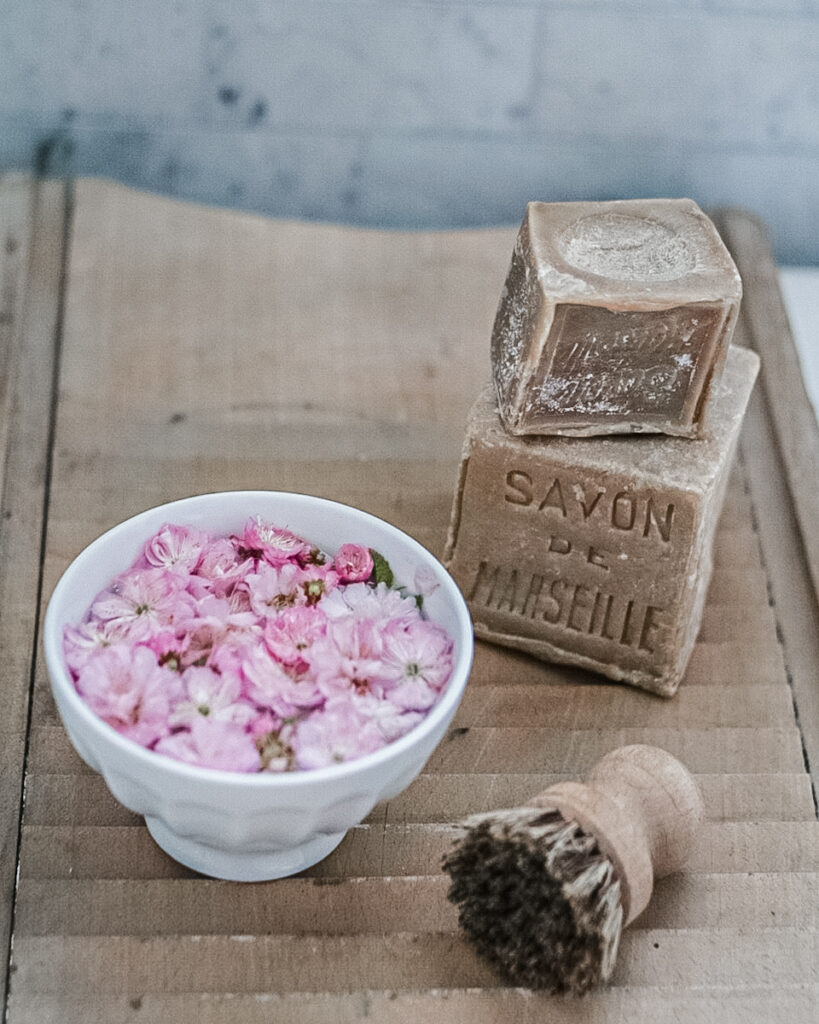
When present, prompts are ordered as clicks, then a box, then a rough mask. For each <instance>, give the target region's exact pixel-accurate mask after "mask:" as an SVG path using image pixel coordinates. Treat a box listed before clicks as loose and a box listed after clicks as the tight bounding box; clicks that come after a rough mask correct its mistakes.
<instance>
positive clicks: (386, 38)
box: [0, 0, 819, 263]
mask: <svg viewBox="0 0 819 1024" xmlns="http://www.w3.org/2000/svg"><path fill="white" fill-rule="evenodd" d="M26 167H35V168H37V169H39V170H40V171H41V172H45V173H70V174H96V175H106V176H110V177H113V178H117V179H119V180H121V181H124V182H126V183H129V184H133V185H137V186H140V187H143V188H147V189H152V190H156V191H159V192H164V193H168V194H172V195H179V196H183V197H187V198H192V199H198V200H203V201H206V202H213V203H218V204H224V205H230V206H236V207H240V208H244V209H252V210H258V211H261V212H264V213H269V214H272V215H277V216H297V217H306V218H311V219H313V218H319V219H325V220H334V221H345V222H350V223H357V224H365V225H384V226H401V227H449V226H463V225H486V224H499V223H516V222H517V221H519V220H520V217H521V215H522V212H523V207H524V205H525V203H526V201H527V200H529V199H544V200H557V199H578V198H615V197H633V196H641V195H669V196H679V195H689V196H691V197H693V198H694V199H696V200H697V201H698V202H700V203H701V204H702V205H704V206H711V205H716V204H723V205H724V204H731V205H741V206H745V207H748V208H750V209H752V210H754V211H756V212H757V213H759V214H760V215H761V216H762V217H764V218H765V219H766V220H767V222H768V224H769V226H770V229H771V232H772V235H773V237H774V241H775V245H776V249H777V254H778V256H779V258H780V259H781V260H782V261H783V262H790V263H800V262H801V263H819V0H576V2H571V0H562V2H561V0H528V2H527V0H473V2H467V0H464V2H458V0H439V2H433V0H378V2H377V0H289V2H276V0H198V2H197V0H176V2H174V0H73V2H72V0H0V169H8V168H26Z"/></svg>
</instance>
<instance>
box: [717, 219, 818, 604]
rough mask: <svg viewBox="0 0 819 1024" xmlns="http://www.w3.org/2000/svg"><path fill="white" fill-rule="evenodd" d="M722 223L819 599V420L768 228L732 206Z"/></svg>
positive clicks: (746, 332) (749, 341) (748, 339)
mask: <svg viewBox="0 0 819 1024" xmlns="http://www.w3.org/2000/svg"><path fill="white" fill-rule="evenodd" d="M719 222H720V228H721V230H722V233H723V236H724V237H725V240H726V243H727V244H728V246H729V248H730V249H731V252H732V254H733V256H734V259H735V260H736V263H737V266H738V268H739V271H740V274H741V275H742V280H743V283H744V296H743V300H742V301H743V310H744V340H745V343H746V344H748V345H749V346H750V347H751V348H754V349H755V350H756V351H757V352H758V353H759V355H760V356H761V357H762V370H761V373H760V382H761V385H762V390H763V391H764V394H765V398H766V400H767V403H766V404H767V411H768V415H769V417H770V424H771V426H772V428H773V433H774V437H775V438H776V444H777V448H778V450H779V454H780V465H781V469H782V471H783V473H784V477H785V480H786V481H787V487H788V491H789V493H790V496H791V500H792V502H793V509H794V512H795V518H796V522H797V524H798V532H799V534H801V540H802V547H803V549H804V557H805V560H806V563H807V569H808V573H809V575H810V578H811V579H812V581H813V593H814V598H815V600H816V601H817V602H819V528H817V524H816V509H817V508H819V473H817V471H816V467H817V464H819V424H817V420H816V413H815V412H814V409H813V405H812V404H811V401H810V398H809V397H808V393H807V389H806V388H805V381H804V378H803V376H802V370H801V367H800V365H799V356H798V354H797V351H796V346H795V345H794V341H793V336H792V335H791V330H790V324H789V323H788V315H787V312H786V310H785V304H784V302H783V299H782V294H781V292H780V290H779V284H778V281H777V277H776V264H775V263H774V260H773V256H772V254H771V246H770V241H769V239H768V235H767V232H766V230H765V227H764V225H763V224H762V223H761V222H760V221H759V220H757V219H755V218H753V217H750V216H748V215H747V214H746V213H744V212H740V211H732V210H725V211H722V212H721V214H720V217H719Z"/></svg>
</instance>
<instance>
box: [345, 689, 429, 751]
mask: <svg viewBox="0 0 819 1024" xmlns="http://www.w3.org/2000/svg"><path fill="white" fill-rule="evenodd" d="M390 698H391V693H389V692H388V693H386V694H385V696H384V697H383V698H380V697H375V696H373V695H372V694H364V695H363V696H357V697H356V698H355V706H356V708H357V709H358V710H359V712H360V713H361V714H362V715H364V716H365V717H366V718H368V719H369V720H370V721H371V722H373V723H374V724H375V725H376V726H377V727H378V730H379V732H380V733H381V735H382V736H383V737H384V739H385V740H387V742H388V743H392V741H393V740H397V739H398V738H399V736H403V735H404V734H405V733H408V732H409V731H410V729H413V728H414V727H415V726H416V725H418V723H419V722H422V721H423V720H424V712H423V711H407V710H406V709H405V708H404V707H403V706H398V705H397V704H394V703H393V702H392V700H391V699H390Z"/></svg>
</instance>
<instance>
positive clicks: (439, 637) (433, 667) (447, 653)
mask: <svg viewBox="0 0 819 1024" xmlns="http://www.w3.org/2000/svg"><path fill="white" fill-rule="evenodd" d="M382 637H383V645H384V652H383V656H382V659H381V671H382V673H383V675H382V676H381V679H382V680H384V681H386V682H388V683H389V686H390V691H391V695H390V699H391V700H393V701H395V696H394V693H395V688H396V687H399V686H404V687H406V688H407V690H406V692H407V694H408V695H409V694H413V695H414V696H412V697H409V698H408V699H410V700H411V703H408V704H405V705H404V706H406V707H407V708H413V709H415V710H426V709H427V708H429V707H431V706H432V704H433V703H434V701H435V696H436V694H437V693H438V691H439V690H440V689H441V687H442V686H443V685H444V683H445V682H446V681H447V679H448V678H449V675H450V672H451V671H452V647H453V645H452V640H451V639H450V637H449V635H448V634H447V632H446V630H444V629H442V628H441V627H440V626H437V625H435V623H433V622H427V621H424V620H419V621H418V622H412V623H410V624H409V625H407V626H400V625H393V626H391V627H389V628H387V629H385V630H384V631H383V634H382ZM417 701H422V703H420V704H418V703H417Z"/></svg>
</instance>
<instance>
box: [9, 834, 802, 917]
mask: <svg viewBox="0 0 819 1024" xmlns="http://www.w3.org/2000/svg"><path fill="white" fill-rule="evenodd" d="M458 834H459V831H458V829H457V828H456V827H454V826H453V825H452V824H451V823H448V822H447V823H441V824H437V823H420V824H416V823H410V824H407V825H398V824H389V823H383V824H372V825H358V826H356V827H355V828H353V829H350V831H349V832H348V833H347V835H346V836H345V838H344V840H343V842H342V843H341V845H340V846H339V847H338V849H337V850H336V851H335V852H334V853H332V854H331V855H330V856H329V857H328V858H326V860H323V861H322V862H321V863H320V864H316V865H315V866H313V867H312V868H310V869H308V871H307V872H306V873H305V874H306V876H309V877H310V878H317V879H339V880H343V879H346V878H359V877H374V878H390V877H393V876H395V877H398V876H405V875H429V874H435V873H436V872H437V871H438V870H439V868H440V863H441V858H442V857H443V855H444V854H445V853H446V852H447V850H449V848H450V846H451V844H452V842H453V841H454V839H455V837H456V836H457V835H458ZM28 836H29V838H30V839H31V840H32V841H31V845H30V846H29V852H31V854H32V855H33V856H34V857H36V858H37V861H35V864H36V863H40V864H42V863H53V862H54V859H55V858H54V855H55V853H56V852H58V851H60V852H64V854H65V856H66V857H67V858H68V860H67V863H68V865H74V864H76V871H77V874H78V876H79V877H78V878H77V879H76V880H74V884H73V886H72V887H71V888H68V889H67V888H66V882H65V880H64V879H62V880H61V879H59V878H54V879H47V878H45V879H44V878H35V877H32V876H31V875H30V874H29V869H28V868H26V870H25V872H24V873H22V872H21V879H25V884H23V881H22V880H21V894H22V895H21V900H20V909H19V914H18V929H19V934H27V933H29V932H36V933H39V932H40V931H41V930H42V929H43V928H46V930H49V931H54V932H55V933H56V932H58V930H59V928H60V927H65V928H67V929H69V931H71V932H76V931H78V930H79V931H83V930H91V931H94V930H95V929H97V928H99V927H100V925H99V924H98V923H97V924H94V925H91V924H89V922H90V921H98V920H99V919H100V915H102V918H105V919H107V920H108V921H109V924H108V926H107V927H108V928H115V929H119V928H121V927H122V926H123V922H125V921H127V923H128V926H129V928H134V929H136V930H138V931H140V928H138V926H137V922H142V926H145V922H146V921H147V922H148V925H147V926H148V927H151V925H150V920H151V918H150V914H149V913H148V911H147V910H146V911H142V910H141V909H140V906H141V905H140V899H141V897H140V893H147V891H148V889H147V886H148V884H149V883H151V884H155V885H156V886H158V887H159V891H160V892H161V894H162V896H161V899H160V902H162V900H165V901H169V902H171V901H173V902H174V903H175V902H176V901H174V896H173V894H174V893H175V892H176V893H178V894H179V895H178V897H177V899H178V902H179V903H182V904H186V902H187V901H185V900H184V899H183V897H182V894H181V893H182V890H181V888H180V887H179V886H178V885H177V880H180V879H185V878H190V877H191V876H192V872H190V871H188V870H187V869H184V868H181V867H180V866H178V865H176V864H174V863H173V862H172V861H171V860H170V859H169V858H168V857H167V856H166V855H165V854H164V853H162V852H161V851H160V850H158V848H157V847H156V846H155V845H154V843H153V840H151V838H150V836H149V835H148V834H147V832H146V831H145V830H144V829H141V828H133V827H127V826H125V827H118V826H108V827H106V828H105V829H104V831H103V830H100V829H99V828H96V829H95V828H94V826H86V827H78V828H77V829H76V830H74V835H73V836H72V835H71V833H70V832H69V831H68V830H65V829H64V830H62V831H61V832H60V833H57V834H55V833H54V832H53V831H49V832H45V831H38V833H28ZM38 838H39V839H40V840H41V842H40V844H38V843H37V839H38ZM43 844H45V845H46V849H43ZM38 845H39V849H38ZM131 861H132V862H133V866H130V862H131ZM35 864H33V865H32V870H33V869H34V866H35ZM690 871H691V872H692V873H706V874H723V873H727V874H732V873H734V872H742V871H751V872H777V871H783V872H789V871H819V826H817V823H816V822H815V821H762V822H709V823H708V824H706V825H705V826H703V831H702V836H701V839H700V841H699V842H698V844H697V848H696V850H695V851H694V853H693V855H692V859H691V863H690ZM123 874H125V875H126V877H123ZM106 875H107V876H108V877H106ZM111 875H113V876H114V877H113V878H111V877H110V876H111ZM72 876H73V872H72ZM69 881H72V878H69ZM83 885H85V888H83V887H82V886H83ZM129 885H130V886H132V888H131V889H130V890H129V889H128V887H129ZM128 891H130V892H131V893H132V899H130V900H126V901H125V902H123V901H122V894H123V893H127V892H128ZM66 892H71V893H83V894H84V895H83V896H82V897H77V899H76V900H75V901H74V902H73V903H72V904H71V906H72V910H71V912H70V913H68V912H65V910H64V907H63V905H62V903H61V900H62V894H64V893H66ZM32 893H33V894H35V895H33V896H32V895H31V894H32ZM58 897H59V898H58ZM112 900H113V902H112ZM126 911H127V913H126ZM177 912H178V913H181V914H190V915H193V917H194V918H195V917H196V915H197V914H198V913H199V910H198V908H196V907H195V906H194V907H188V906H182V907H181V908H180V909H179V910H178V911H177V910H173V911H172V910H170V909H169V910H168V914H172V913H177ZM203 913H204V911H203ZM145 914H148V916H147V917H146V916H145ZM43 922H47V924H44V923H43ZM156 927H161V925H159V924H158V923H156ZM327 927H328V928H331V927H332V925H331V924H330V923H329V922H328V925H327ZM190 929H191V930H193V931H197V930H201V927H200V926H194V925H192V924H191V925H190ZM243 930H244V929H243ZM246 930H248V931H252V930H253V924H251V923H250V922H249V923H248V925H247V929H246Z"/></svg>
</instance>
